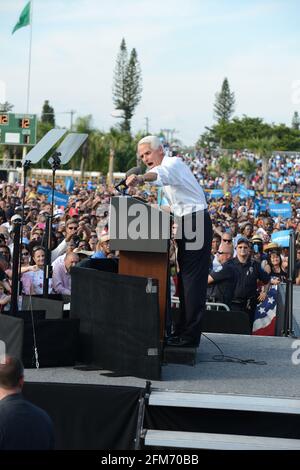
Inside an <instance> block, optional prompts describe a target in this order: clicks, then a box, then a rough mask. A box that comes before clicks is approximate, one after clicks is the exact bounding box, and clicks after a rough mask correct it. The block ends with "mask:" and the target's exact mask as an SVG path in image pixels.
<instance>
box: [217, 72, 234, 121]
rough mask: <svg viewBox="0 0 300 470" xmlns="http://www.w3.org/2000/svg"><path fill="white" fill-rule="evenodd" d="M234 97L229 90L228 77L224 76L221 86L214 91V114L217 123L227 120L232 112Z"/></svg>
mask: <svg viewBox="0 0 300 470" xmlns="http://www.w3.org/2000/svg"><path fill="white" fill-rule="evenodd" d="M234 105H235V97H234V93H233V92H231V91H230V87H229V82H228V79H227V78H226V77H225V78H224V80H223V83H222V88H221V91H220V92H219V93H216V101H215V104H214V116H215V119H216V120H217V122H218V123H220V122H228V121H229V120H230V118H231V116H232V115H233V113H234Z"/></svg>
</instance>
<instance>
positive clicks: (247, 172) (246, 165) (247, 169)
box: [237, 158, 257, 188]
mask: <svg viewBox="0 0 300 470" xmlns="http://www.w3.org/2000/svg"><path fill="white" fill-rule="evenodd" d="M237 168H238V169H239V170H241V171H242V172H243V175H244V176H245V186H246V188H248V186H249V183H250V181H249V180H250V176H252V175H253V174H254V173H255V170H256V169H257V163H256V162H255V161H252V160H248V159H247V158H242V159H241V160H240V161H239V162H238V164H237Z"/></svg>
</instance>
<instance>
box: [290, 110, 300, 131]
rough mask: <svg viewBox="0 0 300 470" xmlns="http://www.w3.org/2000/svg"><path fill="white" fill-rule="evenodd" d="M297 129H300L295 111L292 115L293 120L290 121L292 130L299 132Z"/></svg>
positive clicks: (299, 122)
mask: <svg viewBox="0 0 300 470" xmlns="http://www.w3.org/2000/svg"><path fill="white" fill-rule="evenodd" d="M299 127H300V118H299V114H298V111H295V112H294V115H293V119H292V129H296V130H297V131H299Z"/></svg>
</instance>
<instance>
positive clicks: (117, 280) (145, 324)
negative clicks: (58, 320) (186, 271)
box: [71, 267, 161, 380]
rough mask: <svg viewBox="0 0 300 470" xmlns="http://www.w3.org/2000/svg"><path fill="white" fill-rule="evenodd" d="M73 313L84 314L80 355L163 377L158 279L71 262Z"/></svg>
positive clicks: (126, 371) (112, 367) (112, 368)
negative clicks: (150, 287)
mask: <svg viewBox="0 0 300 470" xmlns="http://www.w3.org/2000/svg"><path fill="white" fill-rule="evenodd" d="M71 276H72V293H71V317H72V318H80V357H79V360H80V361H81V362H84V363H88V364H94V365H98V366H100V367H102V368H104V369H106V370H110V371H114V372H116V373H118V374H120V375H133V376H136V377H143V378H147V379H152V380H160V370H161V369H160V366H161V357H160V354H161V351H160V338H159V325H160V318H159V307H158V285H157V284H158V283H157V281H155V280H153V286H154V287H155V289H153V290H152V289H149V288H147V286H149V283H148V279H147V278H142V277H135V276H124V275H120V274H114V273H110V272H102V271H98V270H94V269H85V268H77V267H75V268H73V270H72V271H71Z"/></svg>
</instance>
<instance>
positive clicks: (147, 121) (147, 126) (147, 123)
mask: <svg viewBox="0 0 300 470" xmlns="http://www.w3.org/2000/svg"><path fill="white" fill-rule="evenodd" d="M145 121H146V135H148V134H149V118H148V117H147V116H146V117H145Z"/></svg>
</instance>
